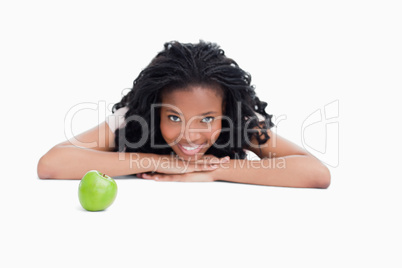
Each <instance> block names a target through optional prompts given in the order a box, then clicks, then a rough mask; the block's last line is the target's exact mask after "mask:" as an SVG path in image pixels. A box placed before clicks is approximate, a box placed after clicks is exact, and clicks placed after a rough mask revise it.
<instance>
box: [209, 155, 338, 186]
mask: <svg viewBox="0 0 402 268" xmlns="http://www.w3.org/2000/svg"><path fill="white" fill-rule="evenodd" d="M211 175H212V177H213V180H214V181H217V180H222V181H232V182H240V183H248V184H259V185H269V186H283V187H304V188H328V186H329V183H330V174H329V171H328V168H326V167H325V166H324V165H322V164H321V163H319V162H318V161H317V160H316V159H314V158H313V157H310V156H304V155H294V156H285V157H278V158H265V159H261V160H242V159H232V160H230V162H229V163H227V164H221V167H220V168H219V169H217V170H215V171H212V172H211Z"/></svg>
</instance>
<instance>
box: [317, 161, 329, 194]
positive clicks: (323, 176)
mask: <svg viewBox="0 0 402 268" xmlns="http://www.w3.org/2000/svg"><path fill="white" fill-rule="evenodd" d="M313 177H314V179H313V187H314V188H320V189H327V188H328V187H329V186H330V184H331V173H330V172H329V169H328V168H327V167H326V166H325V165H324V164H321V167H320V168H317V170H316V172H315V174H314V175H313Z"/></svg>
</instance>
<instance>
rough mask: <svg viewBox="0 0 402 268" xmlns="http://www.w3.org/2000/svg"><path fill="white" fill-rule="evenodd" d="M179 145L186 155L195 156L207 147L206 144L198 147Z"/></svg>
mask: <svg viewBox="0 0 402 268" xmlns="http://www.w3.org/2000/svg"><path fill="white" fill-rule="evenodd" d="M177 145H178V147H179V148H180V150H181V151H182V152H183V153H184V154H186V155H195V154H197V153H198V152H199V151H201V149H202V148H204V147H205V143H203V144H200V145H198V146H185V145H181V144H179V143H178V144H177Z"/></svg>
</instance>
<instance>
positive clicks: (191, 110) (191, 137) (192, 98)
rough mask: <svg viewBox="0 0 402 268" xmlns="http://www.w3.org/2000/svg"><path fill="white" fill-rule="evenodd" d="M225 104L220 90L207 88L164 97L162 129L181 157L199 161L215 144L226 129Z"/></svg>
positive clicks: (173, 92) (177, 92)
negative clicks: (219, 92)
mask: <svg viewBox="0 0 402 268" xmlns="http://www.w3.org/2000/svg"><path fill="white" fill-rule="evenodd" d="M222 101H223V99H222V96H220V95H217V93H216V90H214V89H212V88H209V87H203V86H192V87H190V90H186V91H184V90H180V89H179V90H174V91H172V92H170V93H166V94H164V95H163V96H162V107H161V121H160V129H161V132H162V136H163V138H164V139H165V141H166V143H167V144H169V145H170V146H171V147H172V149H173V151H174V152H175V153H176V154H177V155H178V156H180V157H182V158H183V159H185V160H190V159H191V160H194V159H199V158H200V157H202V156H203V155H204V154H205V152H206V151H207V150H208V148H209V147H211V146H212V145H213V144H214V143H215V141H216V140H217V139H218V137H219V134H220V133H221V129H222V116H223V105H222Z"/></svg>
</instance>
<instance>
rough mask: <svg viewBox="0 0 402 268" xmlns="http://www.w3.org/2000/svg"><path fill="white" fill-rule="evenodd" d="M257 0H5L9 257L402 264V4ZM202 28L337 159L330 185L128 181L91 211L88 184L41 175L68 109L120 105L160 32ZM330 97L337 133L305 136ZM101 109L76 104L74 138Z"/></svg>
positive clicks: (35, 261) (289, 123) (0, 193)
mask: <svg viewBox="0 0 402 268" xmlns="http://www.w3.org/2000/svg"><path fill="white" fill-rule="evenodd" d="M263 2H264V1H251V0H250V1H222V2H220V1H197V2H191V1H156V2H155V1H126V2H123V1H113V2H112V1H109V2H106V1H63V2H62V1H2V2H1V4H0V27H1V28H0V29H1V32H0V34H1V42H0V46H1V49H0V74H1V79H0V88H1V91H0V92H1V93H0V94H1V101H2V104H1V105H0V109H1V118H2V120H1V121H2V122H1V142H2V144H1V152H2V160H1V168H2V174H1V186H0V201H1V202H0V204H1V214H0V215H1V220H0V246H1V249H0V266H1V267H363V266H366V265H370V267H401V265H402V260H401V257H400V252H401V239H402V233H401V224H402V220H401V217H400V214H401V201H402V200H401V194H400V188H399V187H400V186H401V183H400V181H401V175H400V174H401V173H400V169H399V159H400V150H401V142H400V136H401V134H402V133H401V127H400V125H399V124H400V115H401V108H400V101H399V99H400V98H399V97H398V95H397V92H398V91H401V89H402V88H401V86H402V79H401V73H402V72H401V71H402V64H401V62H402V53H401V47H402V38H401V30H402V27H401V25H402V17H401V13H402V9H401V6H400V3H399V2H398V1H350V0H348V1H269V2H267V1H265V3H263ZM200 39H203V40H205V41H212V42H216V43H218V44H219V45H220V46H221V47H222V48H223V49H224V50H225V52H226V55H227V56H229V57H232V58H234V59H235V60H236V61H237V62H238V63H239V65H240V66H241V67H242V68H243V69H245V70H247V71H248V72H250V73H251V75H252V78H253V84H254V85H256V89H257V94H258V96H260V98H261V99H262V100H264V101H267V102H268V104H269V105H268V107H267V111H268V113H272V114H274V115H275V116H276V117H277V118H281V121H280V122H279V123H278V127H277V132H278V134H280V135H282V136H284V137H285V138H288V139H289V140H292V141H293V142H295V143H297V144H299V145H303V143H306V142H308V144H310V145H312V147H313V148H316V149H317V150H316V151H314V150H311V149H310V151H311V152H312V153H314V154H315V155H317V156H319V157H322V159H323V160H326V161H327V163H328V164H330V165H329V168H330V170H331V174H332V184H331V186H330V188H328V189H327V190H318V189H292V188H281V187H267V186H257V185H247V184H236V183H225V182H216V183H160V182H154V181H146V180H140V179H136V178H126V177H124V178H118V179H116V181H117V184H118V187H119V193H118V196H117V198H116V201H115V203H114V204H113V205H112V206H111V207H109V208H108V209H107V210H106V211H103V212H97V213H89V212H86V211H84V210H83V209H82V208H81V207H80V204H79V201H78V197H77V189H78V184H79V181H56V180H46V181H43V180H39V179H38V178H37V174H36V165H37V162H38V160H39V158H40V157H41V156H42V155H43V154H44V153H46V152H47V150H49V149H50V148H51V147H52V146H53V145H55V144H56V143H58V142H61V141H64V140H65V139H66V138H67V137H66V133H65V126H64V123H65V122H64V120H65V118H66V115H67V114H68V112H69V110H70V109H72V108H73V107H74V106H75V105H77V104H80V103H86V102H87V103H95V104H98V103H106V104H108V105H109V104H113V103H115V102H117V101H118V100H119V99H120V98H121V92H122V91H123V90H124V88H129V87H131V85H132V81H133V80H134V79H135V78H136V77H137V75H138V73H139V72H140V71H141V69H142V68H144V67H145V66H146V65H147V64H148V63H149V61H150V60H151V58H152V57H154V56H155V55H156V53H157V52H159V51H160V50H162V48H163V44H164V42H166V41H170V40H178V41H181V42H198V40H200ZM333 102H335V104H337V105H339V106H331V107H330V108H331V109H332V112H331V113H333V114H335V115H338V116H336V117H335V118H332V119H331V120H332V121H331V122H332V123H333V124H332V125H328V126H331V127H328V128H327V130H328V131H327V132H326V131H325V124H326V122H324V121H323V122H322V123H319V124H314V126H313V125H312V126H311V127H309V129H308V130H307V129H306V132H304V134H305V140H302V139H301V137H302V133H303V129H304V126H305V125H303V124H304V122H305V120H307V119H308V118H309V116H310V115H311V114H314V113H315V112H316V111H317V110H319V109H323V108H324V107H325V106H326V105H327V104H330V103H333ZM106 115H107V114H105V113H103V114H102V113H101V114H100V115H98V111H95V110H86V111H83V112H81V113H77V114H76V116H75V117H74V118H73V122H72V129H73V133H74V134H78V133H80V132H82V131H85V130H87V129H89V128H91V127H93V126H95V125H96V124H98V123H99V120H103V119H104V117H105V116H106ZM283 118H286V119H285V120H283ZM334 127H335V128H334ZM338 130H339V132H338ZM325 135H326V136H325ZM67 136H68V135H67ZM323 137H327V138H326V139H324V138H323ZM325 142H326V143H325ZM320 144H321V145H320ZM325 145H327V147H325ZM319 147H320V148H321V149H320V150H321V153H319V151H320V150H318V149H319ZM322 148H324V151H322ZM326 148H327V150H326ZM329 148H330V149H329ZM334 148H335V150H334ZM325 150H326V151H325Z"/></svg>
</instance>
